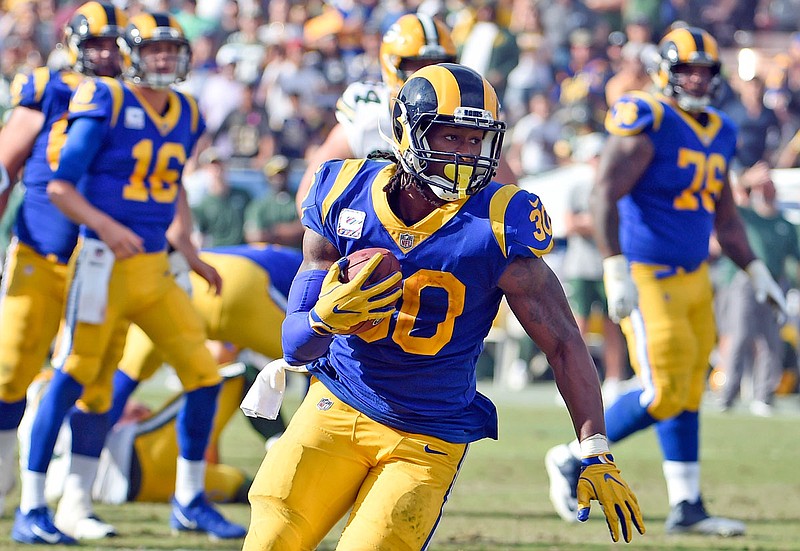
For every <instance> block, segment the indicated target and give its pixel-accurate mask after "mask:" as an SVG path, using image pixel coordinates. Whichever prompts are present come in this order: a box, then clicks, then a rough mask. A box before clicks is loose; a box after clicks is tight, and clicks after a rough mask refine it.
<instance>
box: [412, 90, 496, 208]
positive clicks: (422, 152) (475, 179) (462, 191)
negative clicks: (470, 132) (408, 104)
mask: <svg viewBox="0 0 800 551" xmlns="http://www.w3.org/2000/svg"><path fill="white" fill-rule="evenodd" d="M399 106H400V109H401V110H405V106H404V105H403V104H402V103H399ZM399 124H402V125H403V127H404V128H403V133H404V134H405V135H407V136H408V137H409V145H408V147H407V148H406V150H405V151H404V152H403V153H402V154H401V155H400V163H401V165H402V166H403V168H404V169H405V170H406V171H408V172H410V173H412V174H413V175H414V176H415V177H416V178H417V179H418V180H420V181H421V182H424V183H425V184H427V185H428V186H429V187H430V189H431V191H433V193H435V194H436V196H437V197H439V198H440V199H442V200H443V201H456V200H459V199H465V198H466V197H468V196H470V195H474V194H475V193H478V192H479V191H480V190H481V189H483V188H484V187H486V186H487V185H489V183H490V182H491V181H492V178H493V177H494V175H495V173H496V171H497V165H498V161H499V158H500V151H501V149H502V145H503V135H504V133H505V123H504V122H502V121H498V120H495V119H494V118H493V117H492V115H491V113H489V112H488V111H484V110H483V109H476V108H470V107H457V108H456V109H455V111H454V114H453V115H452V116H448V115H438V114H437V115H430V114H426V115H422V116H421V117H419V118H418V119H417V120H416V121H415V122H414V123H411V124H409V122H408V117H405V120H404V121H402V122H400V123H399ZM437 125H444V126H450V127H456V128H458V127H461V128H474V129H478V130H481V131H482V132H483V140H482V143H481V153H480V154H479V155H466V154H461V153H452V152H448V151H437V150H434V149H431V147H430V144H429V140H428V137H427V136H428V133H429V132H430V130H431V129H432V128H434V127H435V126H437ZM436 166H439V167H442V170H441V171H438V170H431V169H432V168H434V167H436Z"/></svg>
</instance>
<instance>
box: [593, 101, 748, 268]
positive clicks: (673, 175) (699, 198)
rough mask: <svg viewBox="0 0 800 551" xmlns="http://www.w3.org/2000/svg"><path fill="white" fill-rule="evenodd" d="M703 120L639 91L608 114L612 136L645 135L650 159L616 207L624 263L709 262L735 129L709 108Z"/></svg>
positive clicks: (688, 264)
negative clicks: (648, 145)
mask: <svg viewBox="0 0 800 551" xmlns="http://www.w3.org/2000/svg"><path fill="white" fill-rule="evenodd" d="M706 119H707V120H706V121H705V124H704V125H703V124H701V123H700V122H698V121H697V120H696V119H694V118H693V117H691V116H690V115H688V114H686V113H685V112H683V111H681V110H679V109H676V108H674V107H673V106H672V105H671V104H670V103H669V102H668V101H667V100H666V99H665V98H663V97H658V96H652V95H650V94H645V93H643V92H634V93H631V94H629V95H626V96H623V97H622V98H620V99H619V100H618V101H617V102H616V103H615V104H614V105H613V106H612V108H611V110H610V111H609V112H608V114H607V116H606V129H607V130H608V132H609V133H611V134H615V135H619V136H630V135H635V134H640V133H645V134H647V136H648V137H649V138H650V140H651V141H652V142H653V149H654V155H655V156H654V158H653V161H652V162H651V163H650V165H649V167H648V168H647V170H646V171H645V172H644V174H643V175H642V177H641V178H640V179H639V182H638V183H637V184H636V186H635V187H634V188H633V190H632V191H631V192H630V194H628V195H626V196H625V197H623V198H622V199H620V201H619V203H618V207H619V217H620V246H621V248H622V253H623V254H624V255H625V257H626V258H627V259H628V260H630V261H634V262H645V263H648V264H662V265H666V266H672V267H681V268H684V269H686V270H690V271H691V270H694V269H696V268H697V267H698V266H699V265H700V264H701V263H702V262H703V261H704V260H705V259H706V258H707V257H708V241H709V238H710V236H711V231H712V230H713V227H714V214H715V211H716V204H717V199H718V198H719V196H720V192H721V191H722V187H723V185H724V183H725V178H726V175H727V172H728V165H729V163H730V160H731V158H732V157H733V154H734V152H735V150H736V126H735V125H734V123H733V122H732V121H731V120H730V119H729V118H728V117H727V115H725V114H724V113H722V112H719V111H716V110H714V109H708V110H707V113H706Z"/></svg>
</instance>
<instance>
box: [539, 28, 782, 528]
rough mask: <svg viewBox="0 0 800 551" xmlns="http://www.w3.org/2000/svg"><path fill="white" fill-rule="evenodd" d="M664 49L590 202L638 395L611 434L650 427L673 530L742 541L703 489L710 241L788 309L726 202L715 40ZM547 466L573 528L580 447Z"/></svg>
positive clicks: (618, 131)
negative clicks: (713, 511)
mask: <svg viewBox="0 0 800 551" xmlns="http://www.w3.org/2000/svg"><path fill="white" fill-rule="evenodd" d="M659 48H660V52H661V63H660V66H659V72H658V75H657V77H656V80H657V83H658V84H659V86H660V87H661V91H662V93H661V94H659V95H650V94H645V93H641V92H634V93H631V94H630V95H626V96H623V97H622V98H620V99H619V100H618V101H617V102H616V103H615V104H614V105H613V106H612V108H611V110H610V111H609V113H608V115H607V118H606V129H607V130H608V131H609V133H610V134H611V137H610V138H609V140H608V141H607V143H606V148H605V151H604V153H603V156H602V157H601V160H600V167H599V171H598V175H597V180H596V185H595V188H594V190H593V193H592V202H591V205H592V208H593V214H594V219H595V227H596V238H597V244H598V246H599V248H600V251H601V252H602V253H603V254H604V256H605V257H606V258H605V260H604V261H603V267H604V271H605V274H604V280H605V287H606V295H607V297H608V309H609V315H610V316H611V317H612V318H614V319H616V320H617V321H619V320H621V326H622V330H623V331H624V333H625V336H626V338H627V340H628V348H629V351H630V357H631V363H632V364H633V367H634V370H635V371H636V373H637V375H638V376H639V378H640V380H641V382H642V385H643V389H638V390H635V391H632V392H630V393H628V394H625V395H623V396H621V397H620V398H619V399H618V400H617V402H615V403H614V404H613V405H612V406H611V407H610V408H609V410H608V411H607V412H606V425H607V427H608V438H609V440H610V441H611V442H619V441H620V440H622V439H624V438H627V437H628V436H630V435H632V434H634V433H636V432H638V431H640V430H642V429H645V428H647V427H650V426H654V427H655V430H656V434H657V436H658V441H659V444H660V446H661V452H662V455H663V458H664V461H663V471H664V477H665V478H666V482H667V495H668V498H669V505H670V508H671V510H670V513H669V516H668V517H667V521H666V531H667V533H683V532H691V533H697V534H706V535H720V536H735V535H740V534H743V533H744V531H745V526H744V524H743V523H741V522H739V521H736V520H731V519H727V518H722V517H712V516H710V515H709V514H708V513H707V512H706V510H705V506H704V504H703V500H702V497H701V492H700V450H699V448H700V438H699V415H698V410H699V408H700V403H701V400H702V396H703V391H704V390H705V385H706V378H707V373H708V361H709V355H710V354H711V351H712V349H713V347H714V343H715V337H716V336H715V327H716V325H715V323H714V313H713V310H712V286H711V279H710V277H709V267H708V262H707V257H708V245H709V238H710V235H711V232H712V231H715V232H716V237H717V239H718V240H719V243H720V245H721V246H722V251H723V253H725V255H726V256H728V257H729V258H730V259H731V260H733V261H734V262H736V264H738V265H739V266H740V267H741V268H742V269H744V270H746V271H747V273H748V274H749V276H750V279H751V282H752V284H753V287H754V288H755V290H756V294H757V296H758V295H760V296H761V297H762V300H765V299H766V298H769V299H770V300H771V301H773V302H774V303H775V304H776V305H777V306H778V307H779V308H780V309H784V310H785V306H784V304H785V302H784V297H783V293H782V292H781V289H780V287H779V286H778V284H777V283H776V282H775V281H774V280H773V279H772V276H770V273H769V271H768V270H767V268H766V266H765V265H764V263H763V262H761V261H760V260H757V259H756V257H755V255H754V254H753V251H752V250H751V249H750V246H749V244H748V242H747V236H746V234H745V230H744V227H743V225H742V222H741V220H740V219H739V216H738V213H737V211H736V205H735V204H734V200H733V196H732V194H731V187H730V184H729V181H728V168H729V165H730V161H731V158H732V157H733V154H734V151H735V148H736V128H735V126H734V125H733V123H732V122H731V120H730V119H729V118H728V117H727V116H726V115H725V114H724V113H722V112H720V111H717V110H715V109H713V108H712V107H709V102H710V98H711V97H712V95H713V91H714V86H715V85H716V83H717V81H718V79H719V78H720V75H719V73H720V62H719V50H718V48H717V43H716V41H715V40H714V38H713V37H712V36H711V35H710V34H708V33H707V32H706V31H704V30H702V29H698V28H692V27H690V28H678V29H674V30H672V31H670V32H669V33H668V34H667V35H666V36H665V37H664V38H663V39H662V40H661V43H660V46H659ZM545 464H546V466H547V472H548V474H549V476H550V498H551V500H552V502H553V505H554V506H555V508H556V510H557V511H558V513H559V515H561V516H562V517H563V518H564V519H565V520H574V518H575V514H576V507H579V501H580V496H579V495H578V496H577V499H576V496H575V484H576V482H577V478H578V468H579V466H580V456H579V446H578V445H577V443H575V442H573V443H572V444H570V445H567V444H563V445H561V446H557V447H555V448H553V449H552V450H550V451H549V452H548V453H547V456H546V458H545Z"/></svg>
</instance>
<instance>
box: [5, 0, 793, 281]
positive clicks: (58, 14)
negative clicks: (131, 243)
mask: <svg viewBox="0 0 800 551" xmlns="http://www.w3.org/2000/svg"><path fill="white" fill-rule="evenodd" d="M115 3H116V4H118V5H119V6H120V7H123V8H125V9H126V10H127V11H128V13H129V14H131V15H132V14H135V13H137V12H138V11H139V10H142V9H148V10H158V11H169V12H171V13H173V14H175V15H176V17H177V19H178V21H179V22H180V24H181V25H182V26H183V28H184V31H185V34H186V36H187V38H188V39H189V40H190V41H191V45H192V51H193V56H192V69H191V72H190V75H189V78H188V79H187V80H186V81H185V82H184V83H182V84H181V86H182V87H183V88H184V89H185V90H187V91H189V92H190V93H192V94H193V95H195V96H196V97H197V99H198V103H199V106H200V108H201V110H202V112H203V114H204V116H205V119H206V122H207V125H208V133H207V136H206V137H205V138H204V142H203V143H202V144H201V145H200V147H199V150H200V151H201V152H202V153H201V154H200V155H199V157H198V162H197V164H196V165H193V166H188V167H187V171H186V173H185V185H186V187H187V190H188V191H189V199H190V203H191V205H192V206H193V209H194V214H195V219H196V223H197V236H198V242H199V244H200V245H201V246H220V245H233V244H238V243H244V242H271V243H276V244H282V245H288V246H299V245H300V241H301V237H302V228H301V227H300V225H299V222H298V221H297V214H296V211H295V208H294V192H295V190H296V188H297V185H298V183H299V180H300V178H301V176H302V174H303V172H304V170H305V168H306V167H305V158H306V157H307V155H308V154H309V152H310V151H311V150H312V149H313V148H314V147H316V146H318V145H319V144H320V143H321V142H322V141H323V140H324V138H325V136H326V135H327V133H328V131H329V130H330V128H331V127H332V126H333V125H334V124H335V123H336V119H335V116H334V113H335V104H336V101H337V99H338V98H339V96H340V95H341V94H342V92H343V91H344V89H345V88H346V87H347V86H348V84H350V83H352V82H354V81H359V80H373V81H378V80H380V79H381V68H380V60H379V55H378V54H379V48H380V43H381V37H382V36H383V34H384V33H385V32H386V31H387V30H388V29H389V27H390V26H391V24H392V23H393V22H394V21H396V20H397V19H398V18H399V17H401V16H402V15H404V14H406V13H412V12H417V11H418V12H423V13H426V14H429V15H432V16H435V17H438V18H440V19H441V20H442V21H443V22H445V23H446V24H447V26H448V27H449V28H450V29H451V30H452V36H453V40H454V42H455V43H456V46H457V48H458V51H459V61H460V62H461V63H464V64H466V65H469V66H471V67H472V68H473V69H475V70H477V71H478V72H480V73H481V74H483V75H484V76H485V77H486V78H487V79H488V80H489V81H490V82H491V83H492V84H493V85H494V86H495V88H496V89H497V92H498V95H499V96H500V97H501V98H502V103H503V107H504V112H505V115H504V116H505V117H506V120H507V122H508V125H509V130H508V134H507V136H506V140H505V155H506V158H507V160H508V162H509V165H510V167H511V168H512V170H513V171H514V172H515V173H516V176H517V177H518V178H519V180H520V182H524V181H525V180H526V179H530V178H535V177H538V176H539V175H542V174H546V173H548V172H550V171H552V170H553V169H557V168H560V167H563V166H565V165H569V164H571V163H583V164H586V163H587V162H588V161H589V160H590V159H591V158H593V157H596V155H597V154H599V151H600V149H599V147H600V145H601V142H602V134H603V121H604V117H605V114H606V112H607V110H608V107H609V105H610V104H611V103H613V102H614V101H615V100H616V99H617V98H619V97H620V96H621V95H622V94H623V93H626V92H628V91H632V90H649V89H650V86H651V83H652V81H651V79H650V78H649V76H648V73H647V70H648V68H653V67H654V66H655V65H656V64H657V63H658V55H657V49H656V46H655V44H657V43H658V40H659V38H660V37H661V36H662V35H663V34H664V33H665V32H666V31H667V30H669V29H670V28H671V27H672V26H673V25H675V24H676V22H677V21H682V22H685V23H686V24H689V25H693V26H699V27H702V28H705V29H706V30H708V31H709V32H710V33H711V34H712V35H714V36H715V37H716V39H717V40H718V41H719V43H720V46H721V47H722V48H723V54H722V57H723V76H724V78H723V79H722V81H721V82H720V85H719V86H718V88H717V93H716V98H715V101H714V104H715V106H716V107H718V108H720V109H722V110H723V111H725V112H726V113H728V114H729V115H730V116H731V117H732V118H733V120H734V121H735V122H736V124H737V125H738V126H739V128H740V131H739V138H738V140H739V147H738V153H737V156H736V160H735V166H734V167H733V168H734V171H735V173H740V174H746V171H747V170H748V169H750V168H752V167H759V168H758V169H759V170H760V171H762V172H763V169H764V167H767V168H775V167H786V168H788V167H793V166H795V163H796V162H797V157H798V154H799V153H800V134H798V129H800V32H797V31H798V29H800V0H743V1H737V0H712V1H695V0H661V1H659V0H583V1H580V0H474V1H469V2H467V1H462V0H330V1H323V0H238V1H237V0H200V1H198V0H127V1H126V0H118V1H116V2H115ZM79 4H80V2H65V1H58V0H36V1H32V0H5V1H4V2H3V3H2V8H0V114H2V113H7V112H8V109H9V108H10V98H11V94H12V91H11V90H10V87H11V82H12V80H13V77H14V75H15V74H16V73H17V72H19V71H23V72H26V71H31V70H33V69H34V68H35V67H37V66H41V65H45V64H46V65H49V66H51V67H54V68H55V67H59V66H61V65H62V64H64V63H65V54H64V52H63V51H62V50H61V48H60V47H59V46H58V42H59V41H60V40H61V38H62V36H61V29H63V27H64V23H65V22H66V21H67V19H68V17H69V16H70V14H71V13H72V11H73V10H74V9H75V8H76V7H77V5H79ZM587 136H591V137H592V138H593V139H589V140H587V139H586V137H587ZM580 144H583V145H580ZM387 148H388V145H387ZM581 149H583V150H581ZM543 198H544V197H543ZM548 208H550V207H549V206H548ZM551 215H552V213H551ZM5 225H6V227H7V223H5ZM559 225H561V222H560V221H554V228H555V227H558V226H559ZM556 237H558V238H559V239H560V238H564V241H565V242H566V237H567V236H566V235H557V236H556ZM790 279H791V280H792V281H790V282H789V283H787V287H788V286H795V285H796V281H795V280H794V278H790Z"/></svg>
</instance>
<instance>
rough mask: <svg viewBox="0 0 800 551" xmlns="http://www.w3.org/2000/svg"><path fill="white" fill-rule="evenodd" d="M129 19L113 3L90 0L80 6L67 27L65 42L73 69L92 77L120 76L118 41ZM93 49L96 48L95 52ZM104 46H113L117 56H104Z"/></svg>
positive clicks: (105, 48) (106, 48) (114, 54)
mask: <svg viewBox="0 0 800 551" xmlns="http://www.w3.org/2000/svg"><path fill="white" fill-rule="evenodd" d="M126 20H127V18H126V17H125V14H124V13H123V12H122V11H120V10H118V9H116V8H115V7H114V6H113V5H111V4H106V3H102V2H87V3H85V4H83V5H82V6H80V7H79V8H78V9H77V10H76V11H75V13H74V14H73V15H72V17H71V18H70V20H69V22H68V23H67V24H66V26H65V28H64V44H65V45H66V49H67V52H68V54H69V59H70V63H71V65H72V69H73V70H74V71H76V72H78V73H81V74H84V75H86V76H91V77H97V76H105V77H118V76H119V75H120V74H121V73H122V64H121V60H120V58H119V49H118V47H117V44H116V43H115V41H116V40H117V39H118V38H119V37H120V36H122V34H123V32H124V26H125V23H126ZM103 39H108V40H105V41H103ZM112 42H114V44H113V46H112V47H111V48H109V47H108V46H109V45H110V44H111V43H112ZM89 50H95V51H94V52H93V54H94V55H92V54H90V53H89ZM104 50H109V51H111V50H113V52H112V56H113V57H109V58H107V59H102V58H100V57H99V55H100V53H101V52H102V51H104Z"/></svg>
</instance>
